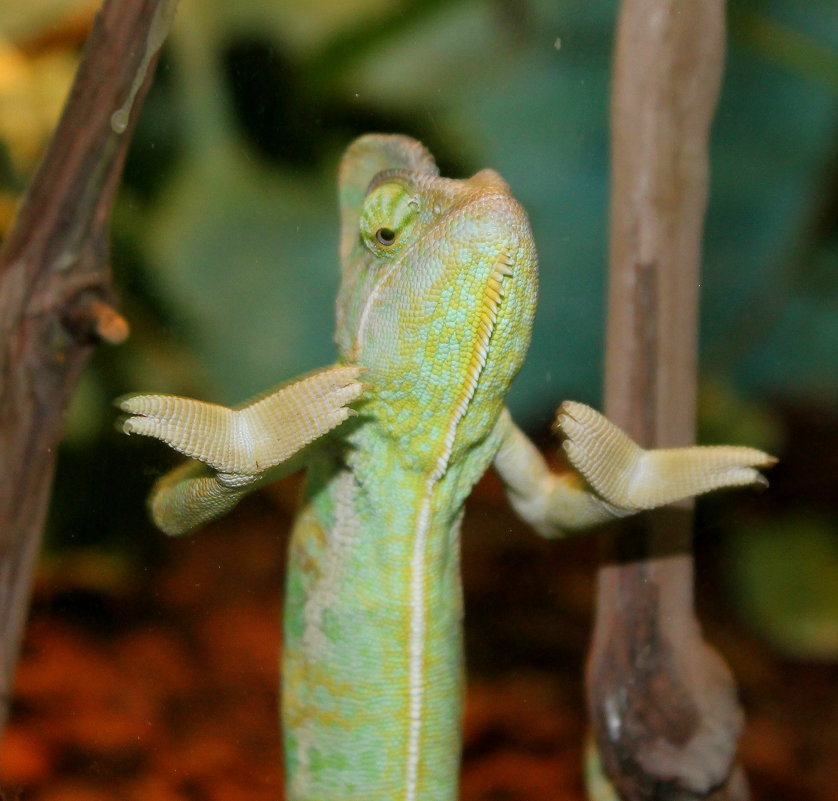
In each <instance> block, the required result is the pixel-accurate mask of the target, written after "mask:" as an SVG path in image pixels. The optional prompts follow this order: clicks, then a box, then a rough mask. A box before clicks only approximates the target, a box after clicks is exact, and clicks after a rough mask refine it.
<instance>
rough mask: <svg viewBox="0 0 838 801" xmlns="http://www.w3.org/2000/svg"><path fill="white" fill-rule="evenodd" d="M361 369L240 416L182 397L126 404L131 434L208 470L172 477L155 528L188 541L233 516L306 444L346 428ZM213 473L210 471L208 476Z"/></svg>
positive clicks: (259, 403)
mask: <svg viewBox="0 0 838 801" xmlns="http://www.w3.org/2000/svg"><path fill="white" fill-rule="evenodd" d="M359 374H360V368H358V367H354V366H346V365H341V366H336V367H329V368H325V369H323V370H318V371H316V372H314V373H311V374H309V375H307V376H304V377H302V378H300V379H297V380H296V381H294V382H292V383H290V384H287V385H284V386H282V387H280V388H279V389H277V390H275V391H273V392H271V393H269V394H266V395H264V396H263V397H261V398H259V399H258V400H256V401H254V402H252V403H249V404H247V405H245V406H243V407H241V408H238V409H230V408H227V407H226V406H218V405H215V404H211V403H204V402H202V401H196V400H192V399H190V398H180V397H177V396H174V395H131V396H128V397H125V398H123V399H122V400H121V401H120V402H119V407H120V409H122V411H124V412H127V413H128V414H129V415H130V416H129V417H127V418H126V419H125V420H124V422H123V424H122V430H123V431H124V432H125V433H126V434H142V435H144V436H149V437H155V438H157V439H160V440H162V441H163V442H165V443H167V444H168V445H170V446H171V447H172V448H174V449H175V450H176V451H179V452H180V453H183V454H184V455H186V456H189V457H191V458H192V459H196V460H198V462H201V463H203V464H194V463H190V464H186V465H184V466H182V467H179V468H176V469H175V470H173V471H172V472H170V473H169V474H167V475H166V476H164V477H163V478H162V479H161V480H160V481H159V482H158V483H157V485H156V486H155V488H154V491H153V492H152V495H151V498H150V501H149V505H150V508H151V513H152V517H153V519H154V522H155V524H156V525H157V526H158V527H159V528H160V529H162V530H163V531H165V532H166V533H167V534H183V533H185V532H187V531H190V530H192V529H194V528H197V527H198V526H200V525H202V524H203V523H206V522H208V521H209V520H212V519H214V518H216V517H220V516H221V515H223V514H225V513H226V512H228V511H229V510H230V509H232V508H233V507H234V506H235V505H236V504H237V503H238V502H239V500H241V498H242V497H244V495H246V494H247V493H248V492H250V491H251V490H253V489H254V488H255V487H256V486H258V485H259V483H260V481H262V480H263V479H264V478H265V476H266V474H267V473H268V472H270V473H271V477H278V476H279V475H280V474H281V472H282V471H281V468H282V467H289V466H294V462H293V461H292V457H294V456H295V455H296V454H298V453H299V452H300V451H301V450H302V449H303V448H305V446H306V445H308V444H309V443H311V442H313V441H314V440H316V439H318V438H319V437H321V436H322V435H323V434H325V433H327V432H328V431H330V430H331V429H333V428H334V427H335V426H337V425H340V424H341V423H342V422H343V421H344V420H346V419H347V418H348V417H349V416H350V415H352V414H354V412H353V410H352V409H351V408H349V407H348V406H347V404H349V403H351V402H352V401H353V400H355V399H357V398H358V397H359V396H360V394H361V392H362V391H363V385H362V384H361V383H359V381H358V376H359ZM208 468H209V469H208Z"/></svg>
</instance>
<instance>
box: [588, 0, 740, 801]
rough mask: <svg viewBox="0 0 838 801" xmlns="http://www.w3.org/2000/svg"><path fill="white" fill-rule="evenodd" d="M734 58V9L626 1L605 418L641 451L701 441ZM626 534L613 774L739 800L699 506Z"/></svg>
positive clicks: (599, 638)
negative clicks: (697, 525)
mask: <svg viewBox="0 0 838 801" xmlns="http://www.w3.org/2000/svg"><path fill="white" fill-rule="evenodd" d="M723 52H724V2H723V0H707V2H701V3H692V2H688V0H624V2H623V4H622V9H621V13H620V19H619V28H618V35H617V48H616V56H615V64H614V87H613V94H612V106H611V127H612V187H611V189H612V195H611V251H610V262H611V272H610V289H609V314H608V335H607V353H606V400H605V407H606V411H607V413H608V416H609V417H610V418H611V419H612V420H614V421H615V422H616V423H617V424H618V425H620V426H622V427H623V428H624V429H625V430H626V431H627V432H629V433H630V434H631V435H632V436H633V437H634V438H635V439H636V440H637V441H639V442H640V443H641V444H642V445H644V446H645V447H674V446H680V445H689V444H692V443H693V441H694V426H695V422H694V418H695V394H696V359H697V315H698V286H699V266H700V257H701V235H702V225H703V218H704V211H705V205H706V195H707V170H708V166H707V142H708V135H709V128H710V123H711V120H712V117H713V113H714V110H715V106H716V100H717V95H718V88H719V82H720V78H721V73H722V63H723ZM628 526H630V528H626V529H624V530H623V531H622V532H621V533H620V535H619V539H618V540H616V541H615V542H616V547H615V549H614V550H613V551H612V553H610V554H609V558H608V559H607V560H606V563H605V564H604V565H603V567H602V568H601V569H600V571H599V576H598V597H597V621H596V626H595V633H594V642H593V645H592V650H591V655H590V661H589V666H588V693H589V704H590V708H591V717H592V720H593V724H594V729H595V735H596V742H597V746H598V750H599V753H600V757H601V759H602V763H603V766H604V768H605V772H606V774H607V775H608V777H609V778H610V779H611V781H612V782H613V783H614V785H615V787H616V789H617V790H618V792H619V794H620V797H621V798H622V799H623V800H624V801H641V799H643V800H648V799H652V798H654V799H687V798H689V799H698V798H710V797H712V798H714V799H719V801H721V799H731V800H732V799H740V798H743V797H745V794H746V789H745V783H744V780H743V777H742V776H741V772H739V771H738V770H734V769H733V767H732V766H733V762H734V756H735V750H736V743H737V741H738V737H739V732H740V729H741V725H742V716H741V712H740V710H739V708H738V706H737V702H736V697H735V688H734V686H733V680H732V678H731V676H730V673H729V671H728V670H727V668H726V666H725V665H724V663H723V662H722V660H721V659H720V658H719V657H718V656H717V654H716V653H715V652H714V651H712V650H711V649H710V648H709V647H708V646H707V645H706V643H705V642H704V641H703V640H702V637H701V632H700V629H699V626H698V623H697V621H696V619H695V617H694V612H693V561H692V556H691V550H690V548H691V527H692V520H691V509H690V507H689V505H682V506H680V507H678V508H667V509H662V510H659V511H658V512H655V513H651V514H647V515H645V516H643V517H641V518H640V519H639V520H638V521H636V522H634V523H630V524H628Z"/></svg>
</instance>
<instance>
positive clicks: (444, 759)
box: [123, 135, 772, 801]
mask: <svg viewBox="0 0 838 801" xmlns="http://www.w3.org/2000/svg"><path fill="white" fill-rule="evenodd" d="M340 200H341V264H342V282H341V288H340V294H339V296H338V304H337V332H336V340H337V344H338V347H339V350H340V362H339V364H338V365H335V366H334V367H331V368H327V369H325V370H323V371H320V372H318V373H316V374H314V375H313V376H308V377H306V378H304V379H303V380H300V381H298V382H296V383H292V384H290V385H289V386H287V387H285V388H284V389H283V390H282V391H281V392H279V393H274V394H272V395H269V396H267V397H266V398H265V399H263V400H262V401H260V402H259V403H260V404H262V405H261V406H259V404H255V405H251V406H248V407H244V408H243V409H242V410H238V411H237V412H233V413H228V412H229V410H227V411H225V410H222V409H221V407H211V406H209V405H207V404H197V402H195V401H188V400H186V399H179V398H165V397H164V396H134V397H133V398H129V399H127V400H126V401H124V402H123V409H124V410H125V411H127V412H129V413H131V414H132V415H134V416H132V417H129V418H128V420H127V421H126V423H125V425H126V431H129V432H131V433H141V434H145V435H149V436H156V437H158V438H160V439H163V440H164V441H166V442H168V443H169V444H171V445H172V446H173V447H175V448H177V449H179V450H181V451H182V452H186V453H188V454H189V455H192V456H194V457H197V458H200V459H203V460H204V461H206V462H207V463H208V464H209V465H210V467H211V468H212V469H211V470H209V471H204V472H203V473H200V474H199V473H198V472H196V471H198V470H201V469H202V468H186V469H184V470H182V471H181V472H179V473H175V474H173V476H172V477H169V478H166V479H164V480H163V481H162V482H160V484H159V485H158V488H157V490H156V492H155V494H154V496H153V499H152V512H153V514H154V516H155V520H156V522H157V524H158V525H159V526H160V527H161V528H162V529H163V530H164V531H167V532H169V533H181V532H183V531H186V530H189V529H191V528H194V527H196V526H198V525H200V524H202V523H203V522H205V521H206V520H207V519H209V518H211V517H213V516H217V515H218V514H222V513H224V512H225V511H227V510H228V509H230V508H232V506H233V505H235V503H236V502H237V501H238V499H239V498H240V497H241V496H242V495H244V494H245V493H246V492H248V491H250V490H251V489H252V488H253V487H254V486H256V485H258V484H259V483H261V482H263V481H265V480H267V479H268V478H269V477H271V476H273V475H276V474H281V473H283V472H287V471H289V470H291V469H293V468H295V467H297V466H299V464H300V463H301V462H302V461H305V462H307V463H308V465H309V475H308V480H307V484H306V493H305V501H304V505H303V508H302V510H301V512H300V515H299V517H298V520H297V523H296V525H295V527H294V531H293V534H292V539H291V545H290V560H289V569H288V578H287V587H286V594H287V597H286V604H285V621H284V626H285V632H284V634H285V640H284V648H283V688H282V710H283V712H282V717H283V728H284V738H285V756H286V768H287V783H288V787H287V798H288V800H289V801H453V800H454V799H455V798H456V797H457V775H458V771H459V758H460V718H461V714H462V699H463V678H462V677H463V646H462V625H461V618H462V600H461V595H462V593H461V587H460V571H459V530H460V521H461V518H462V514H463V504H464V502H465V499H466V497H467V495H468V494H469V492H470V490H471V488H472V487H473V486H474V484H475V482H476V481H477V480H478V479H479V478H480V476H481V475H482V474H483V472H484V471H485V470H486V468H487V467H488V466H489V465H490V464H492V463H493V464H494V466H495V468H496V469H497V471H498V473H499V475H500V476H501V478H502V480H503V481H504V483H505V485H506V488H507V491H508V493H509V496H510V500H511V502H512V504H513V506H514V508H515V509H516V510H517V511H518V513H519V514H520V515H521V516H522V517H523V518H524V519H525V520H527V521H528V522H529V523H531V524H532V525H533V526H534V527H535V528H536V529H537V530H538V531H539V532H540V533H541V534H543V535H544V536H548V537H557V536H561V535H563V534H564V533H566V532H568V531H573V530H576V529H582V528H585V527H587V526H590V525H594V524H596V523H600V522H603V521H605V520H608V519H611V518H614V517H618V516H623V515H627V514H632V513H633V512H636V511H638V510H640V509H647V508H651V507H653V506H656V505H660V504H663V503H668V502H670V501H673V500H677V499H679V498H683V497H687V496H690V495H694V494H697V493H700V492H705V491H707V490H710V489H715V488H717V487H722V486H741V485H745V484H751V483H758V482H764V479H762V478H761V476H760V475H759V474H758V473H757V472H756V471H755V469H754V467H755V466H767V465H768V464H770V463H771V461H772V460H771V458H770V457H768V456H766V455H765V454H763V453H761V452H760V451H755V450H752V449H749V448H727V447H719V448H683V449H678V450H669V451H644V450H643V449H641V448H639V447H638V446H637V445H636V444H634V443H633V442H632V441H631V440H629V439H628V437H626V435H625V434H623V432H621V431H620V430H619V429H617V428H616V427H615V426H613V425H612V424H611V423H609V422H608V421H607V420H605V418H603V417H602V416H601V415H599V414H597V413H596V412H594V411H593V410H592V409H590V408H588V407H587V406H583V405H582V404H575V403H567V404H565V405H564V406H562V408H561V409H560V410H559V415H558V418H557V427H558V429H559V431H560V432H561V433H562V434H563V435H564V437H565V441H564V448H565V450H566V452H567V455H568V457H569V459H570V461H571V463H572V464H573V465H574V467H575V468H576V469H577V471H578V472H577V473H567V474H562V475H556V474H553V473H551V472H550V471H549V469H548V468H547V465H546V464H545V462H544V460H543V458H542V457H541V456H540V454H539V453H538V451H537V450H536V449H535V448H534V446H533V445H532V443H531V442H530V441H529V440H528V439H527V438H526V436H525V435H524V434H523V433H522V432H521V431H520V430H519V429H518V428H517V427H516V426H515V425H514V423H513V422H512V420H511V417H510V415H509V413H508V411H506V409H505V408H504V398H505V395H506V392H507V389H508V387H509V384H510V382H511V380H512V378H513V377H514V376H515V374H516V373H517V371H518V369H519V367H520V365H521V363H522V361H523V359H524V356H525V353H526V350H527V346H528V345H529V339H530V330H531V326H532V319H533V315H534V312H535V303H536V282H537V279H536V254H535V247H534V245H533V241H532V235H531V233H530V228H529V223H528V221H527V218H526V215H525V213H524V211H523V210H522V209H521V207H520V206H519V205H518V204H517V202H516V201H515V200H514V198H513V197H512V196H511V194H510V193H509V190H508V187H507V186H506V184H505V183H504V182H503V180H502V179H501V178H500V176H498V175H497V174H496V173H494V172H492V171H490V170H484V171H483V172H480V173H478V174H477V175H475V176H474V177H472V178H471V179H469V180H449V179H444V178H440V177H439V176H438V172H437V169H436V166H435V164H434V162H433V159H432V158H431V156H430V154H428V152H427V151H426V150H425V149H424V148H423V147H422V146H421V145H420V144H419V143H418V142H415V141H413V140H410V139H407V138H406V137H399V136H377V135H371V136H366V137H362V138H361V139H359V140H357V141H356V142H354V143H353V144H352V145H351V146H350V148H349V149H348V151H347V153H346V155H345V156H344V159H343V162H342V164H341V170H340ZM358 368H360V371H359V370H358ZM361 381H362V382H363V384H361V383H360V382H361ZM161 397H163V399H162V400H161ZM356 399H358V400H357V402H356V403H355V410H356V411H357V412H358V414H357V416H355V417H353V419H352V420H349V421H348V422H344V421H345V420H346V418H347V417H348V416H349V415H350V411H351V410H350V409H349V408H347V405H348V404H350V403H352V402H353V401H356ZM266 404H267V407H268V409H269V411H270V414H266V413H264V410H265V405H266ZM257 406H258V407H259V408H258V409H257V408H256V407H257ZM230 414H232V415H233V416H232V417H231V416H230ZM236 415H238V416H236ZM341 424H342V425H341ZM337 426H341V427H340V428H339V429H337V430H335V432H334V433H333V434H331V435H329V436H323V435H325V434H326V433H327V432H328V431H329V430H331V429H333V428H336V427H337ZM318 436H320V437H322V439H321V440H320V441H317V442H316V441H315V440H316V439H317V437H318ZM274 439H276V440H277V441H278V444H276V446H274V445H273V444H272V443H273V441H274ZM280 441H281V442H280ZM310 443H311V444H310ZM255 454H258V455H259V458H258V459H256V458H255V456H254V455H255ZM208 455H209V456H208ZM225 456H226V457H227V458H225ZM268 468H270V469H268ZM213 471H214V472H213Z"/></svg>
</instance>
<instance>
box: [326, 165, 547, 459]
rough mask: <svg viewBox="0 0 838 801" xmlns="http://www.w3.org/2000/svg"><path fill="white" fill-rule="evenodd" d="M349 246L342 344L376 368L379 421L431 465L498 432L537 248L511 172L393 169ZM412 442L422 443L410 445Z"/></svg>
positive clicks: (526, 327)
mask: <svg viewBox="0 0 838 801" xmlns="http://www.w3.org/2000/svg"><path fill="white" fill-rule="evenodd" d="M355 219H356V220H357V228H356V231H357V233H356V235H355V241H354V243H352V246H351V248H347V252H346V253H345V263H344V265H343V280H342V285H341V293H340V296H339V324H338V332H337V339H338V343H339V345H340V346H341V348H342V350H343V355H344V357H345V358H346V359H347V360H350V361H356V362H357V363H359V364H361V365H363V366H364V367H365V368H366V369H367V376H368V380H369V383H370V385H371V399H370V402H371V403H375V404H376V418H377V419H378V420H380V421H381V422H382V423H383V424H384V425H386V426H387V428H388V433H389V434H390V435H391V436H393V437H394V438H396V439H399V440H405V443H404V444H405V445H407V446H408V449H409V451H410V452H411V453H412V454H413V455H414V456H413V458H415V459H416V460H418V462H419V463H420V464H419V466H420V467H425V466H428V464H431V463H433V461H434V459H439V458H440V457H439V454H440V442H443V443H444V448H443V450H447V457H450V456H451V453H452V451H453V450H456V449H459V448H467V447H470V446H471V445H472V444H473V443H474V442H475V441H477V440H479V439H481V438H482V437H485V436H486V434H487V433H488V431H489V430H491V427H492V425H493V424H494V421H495V419H496V418H497V415H498V414H499V412H500V409H501V407H502V404H503V398H504V396H505V394H506V391H507V388H508V386H509V383H510V382H511V380H512V378H513V377H514V375H515V374H516V373H517V372H518V369H519V368H520V366H521V363H522V362H523V359H524V356H525V354H526V350H527V347H528V345H529V340H530V330H531V326H532V320H533V315H534V312H535V303H536V255H535V248H534V245H533V241H532V235H531V232H530V227H529V223H528V220H527V217H526V214H525V213H524V211H523V209H522V208H521V207H520V206H519V205H518V203H517V202H516V201H515V199H514V198H513V197H512V195H511V194H510V192H509V188H508V187H507V185H506V183H505V182H504V181H503V179H502V178H501V177H500V176H499V175H498V174H497V173H495V172H493V171H491V170H484V171H482V172H480V173H478V174H477V175H475V176H473V177H472V178H470V179H468V180H450V179H445V178H440V177H438V176H437V175H436V173H435V171H432V170H386V171H384V172H380V173H378V174H377V175H376V176H375V177H374V178H373V180H372V182H371V183H370V184H369V188H368V189H367V192H366V195H365V197H364V199H363V201H362V203H361V204H360V208H359V209H358V211H357V216H356V217H355ZM406 440H412V442H407V441H406Z"/></svg>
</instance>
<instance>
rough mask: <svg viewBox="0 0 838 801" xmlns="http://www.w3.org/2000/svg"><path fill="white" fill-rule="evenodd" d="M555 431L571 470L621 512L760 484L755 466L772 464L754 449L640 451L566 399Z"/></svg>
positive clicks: (590, 411) (612, 427)
mask: <svg viewBox="0 0 838 801" xmlns="http://www.w3.org/2000/svg"><path fill="white" fill-rule="evenodd" d="M555 428H556V429H557V430H558V431H559V432H561V434H563V435H564V437H565V441H564V443H563V447H564V450H565V453H566V454H567V457H568V459H569V460H570V463H571V464H572V465H573V467H574V468H576V470H578V471H579V472H580V473H581V474H582V475H583V476H584V478H585V480H586V481H587V482H588V483H589V484H590V485H591V486H592V487H593V488H594V490H596V492H597V493H598V494H599V495H600V497H602V498H603V500H605V501H606V502H608V503H609V504H612V505H614V506H616V507H618V508H621V509H626V510H635V511H639V510H641V509H653V508H655V507H658V506H663V505H664V504H667V503H672V502H673V501H678V500H681V499H683V498H689V497H692V496H693V495H700V494H702V493H705V492H709V491H710V490H714V489H720V488H722V487H741V486H747V485H762V486H765V485H766V484H767V483H768V482H767V481H766V480H765V478H764V477H763V476H761V475H760V474H759V472H757V470H756V468H758V467H770V466H771V465H772V464H774V462H775V461H776V460H775V459H774V458H773V457H772V456H769V455H768V454H766V453H763V452H762V451H758V450H756V449H754V448H745V447H736V446H728V445H719V446H711V447H689V448H666V449H663V448H662V449H658V450H645V449H643V448H641V447H640V446H639V445H638V444H637V443H636V442H634V441H633V440H632V439H631V438H630V437H629V436H628V435H627V434H625V433H624V432H623V431H622V430H621V429H619V428H618V427H617V426H615V425H614V424H613V423H611V422H610V421H609V420H607V419H606V418H605V417H603V416H602V415H601V414H599V413H598V412H596V411H594V410H593V409H591V408H590V407H589V406H585V405H584V404H582V403H574V402H571V401H567V402H565V403H563V404H562V406H561V407H560V409H559V412H558V416H557V418H556V424H555Z"/></svg>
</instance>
